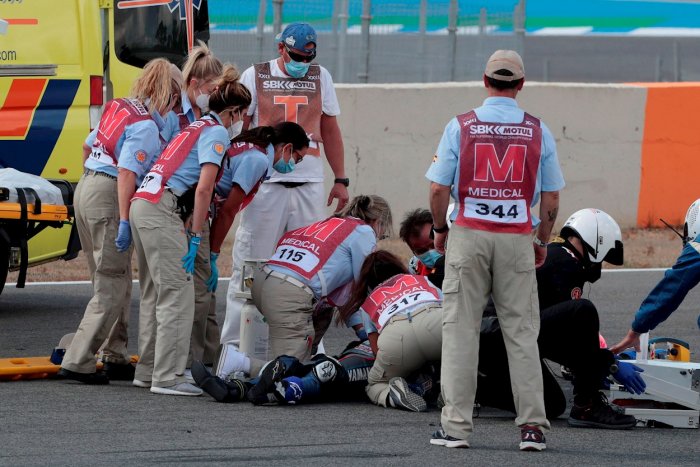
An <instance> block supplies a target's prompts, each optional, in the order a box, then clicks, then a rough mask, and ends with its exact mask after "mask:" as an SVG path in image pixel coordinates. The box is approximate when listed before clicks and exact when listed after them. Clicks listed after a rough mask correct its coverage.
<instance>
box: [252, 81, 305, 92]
mask: <svg viewBox="0 0 700 467" xmlns="http://www.w3.org/2000/svg"><path fill="white" fill-rule="evenodd" d="M262 85H263V89H282V90H286V91H294V90H303V91H315V90H316V83H312V82H310V81H286V80H285V81H282V80H270V81H263V83H262Z"/></svg>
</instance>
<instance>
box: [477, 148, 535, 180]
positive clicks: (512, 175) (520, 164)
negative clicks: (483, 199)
mask: <svg viewBox="0 0 700 467" xmlns="http://www.w3.org/2000/svg"><path fill="white" fill-rule="evenodd" d="M526 152H527V146H525V145H522V144H510V145H508V148H507V149H506V153H505V155H504V156H503V157H502V158H500V159H499V157H498V154H496V147H495V146H494V145H493V144H492V143H476V144H475V148H474V180H478V181H480V182H488V181H494V182H505V181H511V182H522V181H523V177H524V175H525V154H526ZM489 175H490V178H489Z"/></svg>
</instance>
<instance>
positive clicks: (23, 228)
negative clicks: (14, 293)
mask: <svg viewBox="0 0 700 467" xmlns="http://www.w3.org/2000/svg"><path fill="white" fill-rule="evenodd" d="M25 190H26V189H25V188H17V200H18V201H19V205H20V208H21V210H20V224H19V235H18V237H19V251H20V262H19V275H18V276H17V288H18V289H23V288H24V282H25V280H26V279H27V265H28V263H29V254H28V253H29V252H28V247H27V224H28V221H27V195H26V193H25ZM31 191H33V192H34V193H33V194H34V200H35V208H34V211H35V214H36V203H39V199H38V196H36V192H35V191H34V190H31ZM39 212H41V204H40V203H39Z"/></svg>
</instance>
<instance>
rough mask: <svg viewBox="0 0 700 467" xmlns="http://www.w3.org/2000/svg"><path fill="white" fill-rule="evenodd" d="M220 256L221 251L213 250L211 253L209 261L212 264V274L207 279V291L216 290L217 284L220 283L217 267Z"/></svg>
mask: <svg viewBox="0 0 700 467" xmlns="http://www.w3.org/2000/svg"><path fill="white" fill-rule="evenodd" d="M218 258H219V253H214V252H213V251H212V252H210V253H209V263H210V264H211V276H209V279H207V282H206V284H207V292H216V286H217V285H219V268H217V267H216V260H217V259H218Z"/></svg>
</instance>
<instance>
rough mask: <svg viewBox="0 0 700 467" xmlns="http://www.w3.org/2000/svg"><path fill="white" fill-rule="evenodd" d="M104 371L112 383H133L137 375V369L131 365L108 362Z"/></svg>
mask: <svg viewBox="0 0 700 467" xmlns="http://www.w3.org/2000/svg"><path fill="white" fill-rule="evenodd" d="M102 369H103V371H104V372H105V373H106V374H107V377H109V379H110V380H112V381H133V380H134V374H135V373H136V367H135V366H134V365H132V364H131V363H113V362H107V363H105V364H104V366H103V367H102Z"/></svg>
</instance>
